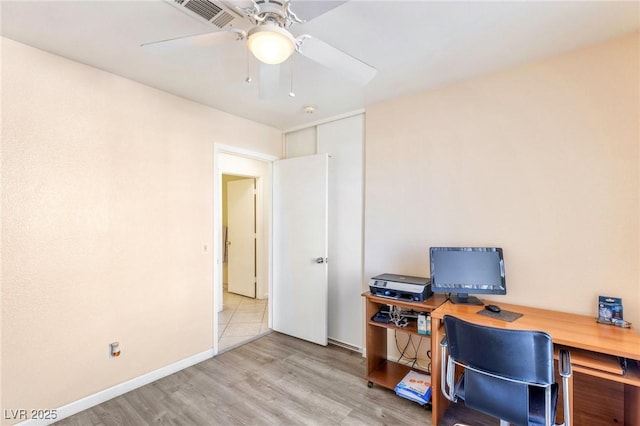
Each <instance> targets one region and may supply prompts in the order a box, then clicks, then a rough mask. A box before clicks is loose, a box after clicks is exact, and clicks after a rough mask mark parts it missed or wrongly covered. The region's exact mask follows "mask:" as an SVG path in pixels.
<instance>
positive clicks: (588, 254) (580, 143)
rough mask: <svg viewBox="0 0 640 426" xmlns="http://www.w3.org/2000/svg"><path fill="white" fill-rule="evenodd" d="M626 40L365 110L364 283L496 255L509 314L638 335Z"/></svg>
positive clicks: (634, 76)
mask: <svg viewBox="0 0 640 426" xmlns="http://www.w3.org/2000/svg"><path fill="white" fill-rule="evenodd" d="M639 51H640V49H639V42H638V34H634V35H631V36H627V37H623V38H619V39H616V40H612V41H609V42H606V43H602V44H598V45H594V46H591V47H588V48H584V49H580V50H576V51H572V52H569V53H566V54H563V55H560V56H557V57H553V58H550V59H547V60H544V61H541V62H537V63H534V64H530V65H527V66H522V67H518V68H515V69H510V70H506V71H504V72H500V73H496V74H491V75H487V76H484V77H481V78H477V79H473V80H469V81H465V82H462V83H459V84H455V85H452V86H449V87H445V88H442V89H439V90H433V91H427V92H423V93H418V94H414V95H411V96H405V97H402V98H399V99H396V100H393V101H389V102H383V103H379V104H376V105H372V106H370V107H369V108H367V125H366V135H367V139H366V140H367V142H366V210H365V277H367V276H373V275H375V274H379V273H382V272H397V273H406V274H416V275H423V276H424V275H428V274H429V265H428V248H429V246H437V245H445V246H448V245H452V246H455V245H480V246H483V245H497V246H501V247H503V248H504V253H505V262H506V274H507V275H506V276H507V290H508V294H507V295H506V296H492V298H493V299H494V300H496V301H498V302H501V301H504V302H507V301H508V302H514V303H519V304H523V305H529V306H539V307H546V308H550V309H558V310H565V311H570V312H577V313H581V314H587V315H595V313H596V301H597V297H598V295H600V294H605V295H611V296H619V297H622V299H623V304H624V308H625V317H626V318H628V319H629V320H631V321H633V322H635V323H636V324H639V323H640V285H639V268H638V265H639V251H638V243H639V225H638V216H639V211H638V199H639V196H640V191H639V176H638V169H639V164H640V162H639V153H638V147H639V134H640V133H639V127H638V119H639V113H640V109H639V94H640V91H639V78H640V73H639V70H638V64H639V59H640V58H639V55H640V54H639Z"/></svg>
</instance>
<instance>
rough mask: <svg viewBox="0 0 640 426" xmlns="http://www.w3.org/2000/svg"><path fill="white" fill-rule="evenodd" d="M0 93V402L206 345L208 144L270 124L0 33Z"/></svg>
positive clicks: (78, 390)
mask: <svg viewBox="0 0 640 426" xmlns="http://www.w3.org/2000/svg"><path fill="white" fill-rule="evenodd" d="M2 105H3V110H2V152H1V153H2V386H1V387H2V398H3V399H2V401H1V405H2V408H3V409H7V410H8V409H31V408H40V409H46V408H57V407H60V406H62V405H64V404H67V403H70V402H72V401H76V400H78V399H80V398H82V397H85V396H87V395H90V394H93V393H96V392H99V391H102V390H104V389H106V388H108V387H110V386H113V385H116V384H119V383H121V382H123V381H126V380H128V379H131V378H135V377H137V376H140V375H142V374H144V373H147V372H150V371H153V370H155V369H158V368H161V367H163V366H166V365H168V364H171V363H173V362H176V361H179V360H182V359H185V358H187V357H190V356H192V355H194V354H198V353H202V352H205V351H207V350H210V349H211V348H212V345H213V341H212V337H213V330H212V323H213V305H212V302H213V301H212V298H213V288H212V285H213V284H212V274H213V261H212V256H213V254H212V253H211V249H210V247H212V235H213V226H212V223H213V219H212V217H213V144H214V143H221V144H226V145H233V146H237V147H241V148H244V149H248V150H253V151H257V152H262V153H265V154H269V155H273V156H279V155H280V153H281V132H280V131H279V130H277V129H274V128H270V127H267V126H264V125H260V124H257V123H254V122H250V121H247V120H244V119H241V118H238V117H235V116H231V115H229V114H226V113H223V112H220V111H217V110H214V109H211V108H208V107H205V106H203V105H200V104H196V103H193V102H189V101H186V100H184V99H181V98H178V97H175V96H172V95H169V94H166V93H163V92H160V91H157V90H154V89H151V88H149V87H146V86H143V85H140V84H138V83H135V82H132V81H130V80H126V79H123V78H120V77H117V76H114V75H112V74H109V73H106V72H103V71H99V70H96V69H94V68H90V67H87V66H84V65H81V64H78V63H75V62H72V61H69V60H66V59H63V58H60V57H57V56H54V55H50V54H47V53H44V52H42V51H39V50H35V49H32V48H30V47H27V46H25V45H22V44H19V43H16V42H13V41H11V40H7V39H2ZM205 244H206V245H207V247H208V249H207V250H206V251H205V249H204V247H203V246H204V245H205ZM115 340H118V341H120V345H121V348H122V355H121V356H120V358H118V359H113V358H110V357H109V356H108V344H109V343H110V342H112V341H115Z"/></svg>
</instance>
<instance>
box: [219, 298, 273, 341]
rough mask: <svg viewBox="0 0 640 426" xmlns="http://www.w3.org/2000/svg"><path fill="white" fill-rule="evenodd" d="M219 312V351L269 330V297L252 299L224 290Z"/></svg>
mask: <svg viewBox="0 0 640 426" xmlns="http://www.w3.org/2000/svg"><path fill="white" fill-rule="evenodd" d="M222 297H223V299H222V300H223V308H222V312H220V313H219V314H218V330H219V333H218V334H219V335H218V339H219V341H218V343H219V344H218V351H219V352H221V351H224V350H228V349H230V348H232V347H236V346H239V345H240V344H242V343H245V342H247V341H250V340H252V339H253V338H255V337H256V336H259V335H261V334H264V333H267V332H268V331H270V330H269V312H268V306H269V305H268V303H267V299H252V298H250V297H244V296H240V295H238V294H234V293H229V292H228V291H227V290H226V289H224V290H223V295H222Z"/></svg>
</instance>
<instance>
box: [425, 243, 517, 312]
mask: <svg viewBox="0 0 640 426" xmlns="http://www.w3.org/2000/svg"><path fill="white" fill-rule="evenodd" d="M429 256H430V267H431V290H432V291H433V292H434V293H448V294H449V299H450V300H451V301H452V302H453V303H467V304H474V305H482V304H483V303H482V301H481V300H480V299H478V298H477V297H473V296H470V294H507V286H506V281H505V276H504V258H503V256H502V249H501V248H499V247H431V248H430V249H429Z"/></svg>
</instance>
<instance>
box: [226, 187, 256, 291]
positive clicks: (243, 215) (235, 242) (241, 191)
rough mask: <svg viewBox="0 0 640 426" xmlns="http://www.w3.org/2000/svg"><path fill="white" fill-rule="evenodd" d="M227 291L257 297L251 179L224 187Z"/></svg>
mask: <svg viewBox="0 0 640 426" xmlns="http://www.w3.org/2000/svg"><path fill="white" fill-rule="evenodd" d="M227 214H228V217H227V226H228V230H227V235H228V238H227V250H228V251H227V255H228V257H227V265H228V268H229V269H228V277H227V281H228V286H229V287H228V290H229V292H231V293H236V294H241V295H243V296H247V297H256V234H255V217H256V216H255V195H254V179H242V180H234V181H231V182H228V183H227Z"/></svg>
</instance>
